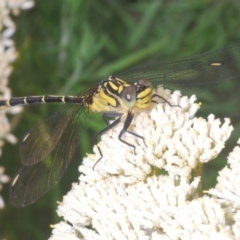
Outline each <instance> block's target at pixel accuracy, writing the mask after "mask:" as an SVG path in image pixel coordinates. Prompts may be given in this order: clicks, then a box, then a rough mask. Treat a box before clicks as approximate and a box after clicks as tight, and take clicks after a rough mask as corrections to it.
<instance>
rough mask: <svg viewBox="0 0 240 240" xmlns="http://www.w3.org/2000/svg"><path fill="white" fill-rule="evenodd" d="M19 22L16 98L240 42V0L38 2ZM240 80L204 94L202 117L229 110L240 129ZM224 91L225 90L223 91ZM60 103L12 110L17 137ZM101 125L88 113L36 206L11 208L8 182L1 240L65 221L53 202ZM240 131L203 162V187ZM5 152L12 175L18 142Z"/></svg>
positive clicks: (71, 90)
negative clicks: (66, 161) (64, 165)
mask: <svg viewBox="0 0 240 240" xmlns="http://www.w3.org/2000/svg"><path fill="white" fill-rule="evenodd" d="M15 22H16V25H17V32H16V34H15V36H14V39H15V42H16V45H17V50H18V52H19V57H18V59H17V61H16V62H15V65H14V72H13V74H12V76H11V79H10V80H11V81H10V87H11V89H12V93H13V96H26V95H44V94H66V95H67V94H68V95H74V94H77V93H79V92H81V91H82V90H84V89H85V88H87V87H89V86H91V85H93V84H94V83H96V82H97V81H99V80H101V79H102V78H104V77H106V76H108V75H111V74H114V73H118V72H121V71H124V70H126V69H128V68H131V67H133V66H137V65H139V64H142V63H146V62H152V61H156V60H157V61H161V60H171V59H174V58H179V57H185V56H193V55H195V54H198V53H202V52H205V51H209V50H214V49H219V48H222V47H225V46H229V45H232V44H236V43H240V1H239V0H232V1H231V0H229V1H226V0H216V1H211V0H201V1H191V0H182V1H171V0H165V1H156V0H155V1H154V0H148V1H147V0H146V1H144V0H135V1H134V0H125V1H115V0H98V1H91V0H89V1H86V0H51V1H42V0H41V1H40V0H38V1H36V5H35V7H34V8H33V9H30V10H28V11H24V12H22V13H21V16H19V17H17V18H16V19H15ZM226 61H227V59H226ZM239 67H240V63H239ZM238 80H239V79H236V80H235V81H234V82H231V81H228V82H227V83H226V84H225V85H224V87H222V86H220V87H219V88H214V89H213V90H211V91H208V92H207V93H206V94H205V95H201V96H200V97H201V100H202V102H203V107H202V109H203V110H202V112H201V115H203V116H204V115H205V114H209V113H211V112H213V113H216V114H218V116H220V117H225V116H226V117H228V116H230V115H232V116H233V122H234V124H235V126H236V127H237V126H238V112H239V102H237V101H238V95H239V89H240V87H239V86H238ZM226 89H227V90H228V93H225V92H224V93H223V92H221V91H223V90H224V91H225V90H226ZM60 107H61V106H59V105H57V106H54V105H53V106H52V105H41V106H40V105H34V106H28V107H26V108H25V111H24V112H22V113H21V114H20V115H18V116H14V117H12V116H11V121H12V127H13V133H14V134H15V135H16V136H17V137H18V138H19V139H20V138H21V136H23V134H24V133H25V132H26V131H27V130H29V129H30V128H32V127H33V126H34V125H35V124H36V123H37V122H39V121H41V120H43V119H45V118H46V117H47V116H48V115H50V114H51V113H53V112H54V111H55V110H57V109H58V108H60ZM100 122H102V124H100ZM103 126H104V123H103V121H102V120H101V117H100V116H98V115H97V114H95V115H94V114H93V115H91V122H90V124H89V128H88V131H87V133H86V134H85V135H84V137H83V141H82V143H81V146H80V148H79V151H78V153H77V154H76V157H75V159H73V161H72V163H71V165H70V167H69V169H68V171H67V173H66V174H65V175H64V177H63V178H62V180H61V181H60V183H58V184H57V185H56V187H54V188H53V189H52V190H51V191H50V192H48V193H47V194H45V195H44V196H43V197H42V198H41V199H39V200H38V201H37V202H36V203H34V204H33V205H30V206H28V207H26V208H23V209H17V208H15V207H13V206H12V205H11V203H10V200H9V186H7V185H5V186H4V190H3V191H2V192H1V194H3V197H4V199H5V202H6V207H5V209H4V210H1V212H0V239H3V238H6V239H8V240H15V239H20V238H21V239H26V240H28V239H35V240H40V239H48V238H49V236H50V234H51V229H50V224H54V223H58V222H59V221H60V219H59V218H58V217H57V215H56V207H57V204H56V201H61V200H62V196H63V195H64V194H65V193H66V192H67V191H68V190H70V188H71V184H72V182H76V181H77V177H78V175H79V173H78V171H77V167H78V166H79V165H80V160H79V159H82V157H83V156H85V154H86V153H89V152H92V150H91V147H92V145H93V136H94V133H96V132H97V131H98V130H100V129H101V128H103ZM239 132H240V131H239V130H238V129H236V131H235V132H234V134H233V138H232V141H231V140H230V141H228V148H226V149H225V150H224V151H223V153H222V155H221V156H222V158H221V157H219V158H218V159H217V160H216V161H213V162H212V163H211V164H207V165H206V166H205V168H204V173H203V186H204V188H205V189H208V188H209V187H212V186H214V184H215V179H216V174H217V172H218V170H219V169H221V168H222V167H223V166H224V164H225V163H226V156H227V153H228V152H229V151H230V150H231V149H232V147H233V146H234V144H235V141H236V138H237V137H238V136H240V134H239ZM3 151H4V154H3V156H2V157H1V159H0V161H1V163H0V165H3V166H5V168H6V174H8V175H9V176H13V175H14V173H15V172H16V171H17V170H18V169H19V168H20V167H21V163H20V161H19V157H18V146H17V145H16V146H12V145H10V144H6V146H5V147H4V149H3Z"/></svg>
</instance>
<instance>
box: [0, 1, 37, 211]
mask: <svg viewBox="0 0 240 240" xmlns="http://www.w3.org/2000/svg"><path fill="white" fill-rule="evenodd" d="M32 6H33V1H32V0H0V98H1V99H9V98H10V97H11V91H10V89H9V87H8V78H9V76H10V74H11V72H12V70H13V68H12V66H11V64H12V63H13V61H14V60H15V59H16V57H17V52H16V49H15V45H14V41H13V40H12V39H11V37H12V36H13V34H14V32H15V30H16V27H15V24H14V22H13V21H12V19H11V17H10V14H11V13H13V14H15V15H16V14H18V13H19V11H20V9H28V8H30V7H32ZM19 111H21V107H14V108H8V109H6V110H1V111H0V155H1V154H2V147H3V145H4V141H8V142H10V143H16V142H17V139H16V138H15V136H13V135H12V134H11V133H10V124H9V121H8V118H7V116H6V113H11V114H16V113H18V112H19ZM3 171H4V170H3V169H2V167H0V184H1V183H5V182H6V176H5V175H2V174H3ZM3 176H4V177H3ZM2 179H5V180H3V181H2ZM8 180H9V179H8ZM1 188H2V185H0V190H1ZM2 206H3V201H2V199H1V198H0V207H2Z"/></svg>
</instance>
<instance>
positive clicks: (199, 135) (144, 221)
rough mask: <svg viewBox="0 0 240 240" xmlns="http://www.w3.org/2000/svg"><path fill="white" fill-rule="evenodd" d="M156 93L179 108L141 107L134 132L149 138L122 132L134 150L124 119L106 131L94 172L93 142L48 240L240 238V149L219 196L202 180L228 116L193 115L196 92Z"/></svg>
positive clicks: (225, 131)
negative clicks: (183, 94) (205, 190)
mask: <svg viewBox="0 0 240 240" xmlns="http://www.w3.org/2000/svg"><path fill="white" fill-rule="evenodd" d="M157 93H158V94H159V95H161V96H163V97H164V98H165V99H167V100H168V101H169V102H170V103H171V104H173V105H176V106H170V105H169V103H167V102H165V103H159V104H155V103H152V106H151V108H150V109H147V110H144V111H141V112H140V111H139V112H137V111H136V113H135V118H134V120H133V122H132V124H131V126H130V129H129V131H131V132H134V133H137V134H138V135H140V136H142V137H143V138H144V141H143V140H142V139H141V138H139V137H136V136H134V135H132V134H130V133H125V134H124V136H123V139H124V140H125V141H127V142H128V143H130V144H132V145H134V146H136V154H135V153H134V149H133V148H132V147H130V146H128V145H126V144H124V143H122V142H121V141H119V140H118V135H119V132H120V131H121V129H122V127H123V125H122V124H119V125H118V126H117V127H115V128H113V129H111V130H110V131H108V132H107V133H106V134H104V135H103V136H102V139H101V142H100V143H99V147H100V148H101V151H102V153H103V158H102V159H101V160H100V161H99V163H98V164H97V165H96V166H95V168H94V170H93V166H94V163H95V162H96V161H97V160H98V159H99V152H98V150H97V148H96V146H95V148H94V151H95V154H91V155H88V157H87V158H85V159H84V161H83V164H82V166H80V168H79V169H80V172H81V173H82V175H81V176H80V178H79V180H80V183H79V184H73V187H72V190H71V191H70V192H69V193H68V194H67V195H66V196H65V197H64V199H63V202H62V203H60V204H59V207H58V214H59V216H62V217H63V218H64V221H62V222H60V223H59V224H56V225H54V229H53V232H52V236H51V237H50V239H51V240H61V239H69V240H75V239H91V240H94V239H98V240H99V239H104V240H108V239H131V240H134V239H140V240H145V239H146V240H147V239H151V240H154V239H191V240H192V239H240V235H239V234H240V224H239V222H240V221H239V216H240V211H239V209H240V208H239V204H237V203H239V202H237V197H238V199H239V196H238V195H239V194H238V191H237V190H238V189H239V184H240V177H239V174H238V173H239V171H236V173H235V172H234V174H232V170H233V164H235V163H234V161H233V159H237V154H238V152H240V148H238V150H237V151H238V152H237V151H234V153H232V154H231V155H230V158H231V164H232V166H231V168H227V170H226V171H225V172H226V175H225V176H224V177H223V178H227V176H228V178H227V180H228V181H227V182H226V180H224V179H223V182H224V183H221V182H220V179H219V185H221V187H220V186H219V187H218V185H217V187H216V189H218V192H217V194H216V195H217V196H218V197H220V198H221V199H218V198H216V197H214V196H213V197H210V196H207V195H203V193H202V190H201V183H200V182H201V177H200V175H201V165H202V164H203V163H206V162H208V161H210V160H213V159H214V158H216V157H217V155H218V154H219V153H220V151H221V150H222V149H223V148H224V145H225V141H226V140H227V139H228V138H229V136H230V134H231V132H232V130H233V128H232V126H231V125H230V121H229V119H225V122H224V123H223V124H221V123H220V121H219V119H215V118H214V116H213V115H210V116H209V117H208V119H207V120H205V119H203V118H195V117H194V115H195V113H196V111H197V109H198V108H199V105H198V104H196V103H194V102H195V100H196V98H195V96H192V97H191V98H187V97H181V95H180V93H179V92H177V91H176V92H174V93H173V94H170V93H169V91H166V90H163V89H162V88H159V89H158V90H157ZM236 162H237V160H236ZM236 165H240V164H238V163H236ZM234 168H235V166H234ZM238 168H240V167H239V166H238ZM194 173H197V174H195V175H194ZM219 178H221V177H219ZM229 192H230V193H231V194H230V195H229ZM223 199H224V200H225V201H223ZM233 201H235V204H234V203H233ZM232 206H234V207H235V208H234V212H231V207H232Z"/></svg>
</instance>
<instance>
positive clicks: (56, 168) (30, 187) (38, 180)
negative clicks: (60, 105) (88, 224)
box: [10, 109, 86, 207]
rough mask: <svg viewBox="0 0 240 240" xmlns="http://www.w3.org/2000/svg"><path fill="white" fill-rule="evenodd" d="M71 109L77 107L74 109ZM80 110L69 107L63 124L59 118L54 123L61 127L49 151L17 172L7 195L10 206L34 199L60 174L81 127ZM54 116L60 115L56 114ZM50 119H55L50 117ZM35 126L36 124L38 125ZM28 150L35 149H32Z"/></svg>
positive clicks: (74, 147) (70, 155) (69, 156)
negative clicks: (57, 121) (34, 162)
mask: <svg viewBox="0 0 240 240" xmlns="http://www.w3.org/2000/svg"><path fill="white" fill-rule="evenodd" d="M75 111H77V110H76V109H75ZM82 114H83V113H82V112H79V109H78V116H77V115H76V114H75V113H74V111H72V115H70V116H71V117H70V118H69V119H68V118H67V117H65V118H64V119H65V121H66V123H67V124H64V123H62V121H61V124H60V125H59V124H58V125H57V126H58V127H59V126H62V127H63V129H59V130H60V131H62V133H61V134H60V135H58V137H59V138H60V139H58V141H57V143H56V144H55V146H54V149H53V150H52V149H51V153H50V154H49V155H48V156H47V157H46V158H45V159H44V160H43V161H41V162H38V163H36V164H35V165H31V166H23V167H22V168H21V169H20V170H19V171H18V172H17V174H16V175H15V177H14V178H13V181H12V184H11V189H10V198H11V201H12V203H13V205H14V206H16V207H24V206H26V205H29V204H31V203H33V202H35V201H36V200H37V199H38V198H40V197H41V196H42V195H43V194H44V193H45V192H47V191H48V190H50V189H51V188H52V187H53V186H54V184H56V183H57V182H58V181H59V179H60V178H61V177H62V175H63V174H64V172H65V171H66V170H67V167H68V165H69V163H70V161H71V159H72V157H73V155H74V153H75V151H76V149H77V147H78V145H79V139H80V135H81V133H82V131H83V126H82V124H83V121H80V122H79V115H82ZM84 115H85V113H84ZM58 116H60V115H59V114H58ZM68 116H69V115H68ZM73 116H75V117H73ZM85 116H86V115H85ZM82 118H83V116H81V120H82ZM50 119H51V118H50ZM53 119H54V120H55V118H54V117H53ZM47 122H48V121H47ZM48 123H49V122H48ZM45 124H46V122H45ZM37 129H40V128H39V127H38V128H37ZM54 131H57V129H54ZM44 134H45V133H44ZM52 136H54V134H53V135H52ZM52 140H53V139H52ZM51 148H52V146H51ZM41 150H46V149H41ZM49 150H50V148H49V149H48V151H49ZM32 151H35V150H34V149H32ZM37 151H40V150H37ZM38 154H39V153H38ZM32 156H35V155H34V153H32Z"/></svg>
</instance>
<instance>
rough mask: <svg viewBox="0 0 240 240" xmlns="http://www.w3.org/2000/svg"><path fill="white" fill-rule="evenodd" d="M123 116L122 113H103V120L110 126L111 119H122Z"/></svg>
mask: <svg viewBox="0 0 240 240" xmlns="http://www.w3.org/2000/svg"><path fill="white" fill-rule="evenodd" d="M121 115H122V114H121V113H117V112H110V113H109V112H107V113H103V115H102V118H103V120H104V122H105V123H106V125H109V121H110V120H111V118H114V117H120V116H121Z"/></svg>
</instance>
